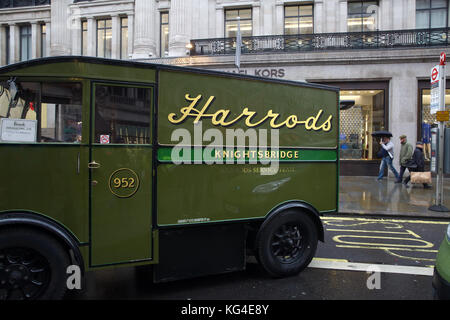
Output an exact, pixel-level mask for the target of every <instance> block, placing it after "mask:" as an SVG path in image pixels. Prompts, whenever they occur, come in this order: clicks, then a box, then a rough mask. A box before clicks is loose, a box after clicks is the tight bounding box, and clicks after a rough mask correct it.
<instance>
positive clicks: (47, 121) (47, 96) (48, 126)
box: [0, 79, 82, 143]
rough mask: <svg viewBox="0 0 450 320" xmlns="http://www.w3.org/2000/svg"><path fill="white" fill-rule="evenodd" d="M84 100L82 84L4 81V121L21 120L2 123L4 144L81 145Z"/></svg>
mask: <svg viewBox="0 0 450 320" xmlns="http://www.w3.org/2000/svg"><path fill="white" fill-rule="evenodd" d="M81 98H82V90H81V84H80V83H62V82H61V83H59V82H55V83H39V82H20V81H16V80H15V79H10V80H8V81H5V82H0V119H1V118H3V119H10V120H17V121H6V120H4V121H1V123H0V126H1V125H2V123H3V124H4V127H3V128H2V129H1V131H0V141H1V142H23V143H29V142H67V143H80V142H81V127H82V122H81V114H82V102H81ZM19 120H21V121H19ZM27 131H28V132H32V131H34V134H33V135H31V134H28V133H27Z"/></svg>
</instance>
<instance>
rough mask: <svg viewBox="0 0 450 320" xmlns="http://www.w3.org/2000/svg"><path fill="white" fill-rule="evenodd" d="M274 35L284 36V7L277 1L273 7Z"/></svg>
mask: <svg viewBox="0 0 450 320" xmlns="http://www.w3.org/2000/svg"><path fill="white" fill-rule="evenodd" d="M275 17H276V19H275V34H284V5H283V2H280V1H277V3H276V5H275Z"/></svg>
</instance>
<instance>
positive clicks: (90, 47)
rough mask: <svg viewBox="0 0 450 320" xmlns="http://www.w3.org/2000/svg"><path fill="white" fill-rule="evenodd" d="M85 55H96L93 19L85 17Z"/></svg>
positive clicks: (95, 28) (95, 35)
mask: <svg viewBox="0 0 450 320" xmlns="http://www.w3.org/2000/svg"><path fill="white" fill-rule="evenodd" d="M87 55H88V56H91V57H95V56H96V55H97V25H96V21H95V19H94V17H87Z"/></svg>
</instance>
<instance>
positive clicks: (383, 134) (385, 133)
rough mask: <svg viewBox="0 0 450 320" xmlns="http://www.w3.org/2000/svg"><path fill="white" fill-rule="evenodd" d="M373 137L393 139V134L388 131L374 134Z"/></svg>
mask: <svg viewBox="0 0 450 320" xmlns="http://www.w3.org/2000/svg"><path fill="white" fill-rule="evenodd" d="M372 137H389V138H390V137H392V133H390V132H389V131H386V130H380V131H375V132H372Z"/></svg>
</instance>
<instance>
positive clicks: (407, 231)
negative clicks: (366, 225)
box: [326, 229, 422, 239]
mask: <svg viewBox="0 0 450 320" xmlns="http://www.w3.org/2000/svg"><path fill="white" fill-rule="evenodd" d="M326 230H327V231H344V232H362V233H389V234H405V235H408V234H409V235H412V236H414V237H416V238H419V239H421V238H422V237H420V236H418V235H417V234H416V233H414V232H413V231H411V230H406V231H405V232H398V231H397V232H396V231H379V230H349V229H326Z"/></svg>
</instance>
